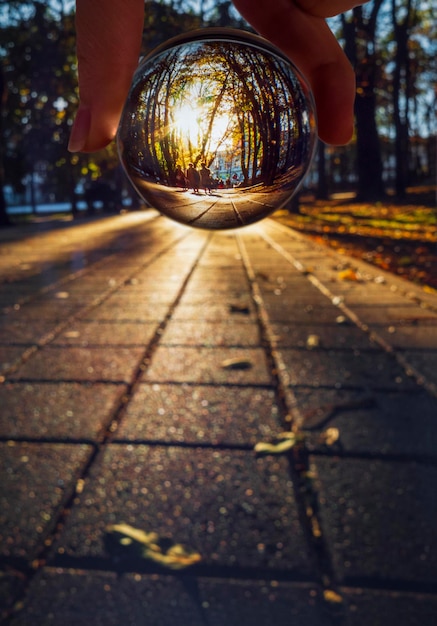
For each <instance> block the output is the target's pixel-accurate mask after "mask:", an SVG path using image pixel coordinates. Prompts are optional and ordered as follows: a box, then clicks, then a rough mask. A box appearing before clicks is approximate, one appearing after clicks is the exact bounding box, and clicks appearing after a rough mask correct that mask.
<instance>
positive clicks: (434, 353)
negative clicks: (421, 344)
mask: <svg viewBox="0 0 437 626" xmlns="http://www.w3.org/2000/svg"><path fill="white" fill-rule="evenodd" d="M404 356H405V358H406V359H407V361H408V363H410V364H411V365H412V366H413V367H415V368H416V369H417V370H418V371H419V372H420V373H421V374H423V375H424V376H425V377H426V378H427V379H428V380H430V381H431V382H432V383H434V384H435V385H437V350H420V351H419V350H407V351H406V352H405V353H404Z"/></svg>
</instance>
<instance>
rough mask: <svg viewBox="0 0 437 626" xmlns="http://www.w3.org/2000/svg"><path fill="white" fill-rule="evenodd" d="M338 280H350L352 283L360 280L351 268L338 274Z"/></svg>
mask: <svg viewBox="0 0 437 626" xmlns="http://www.w3.org/2000/svg"><path fill="white" fill-rule="evenodd" d="M338 278H339V279H340V280H352V281H359V280H361V277H360V275H359V273H358V272H356V271H355V270H353V269H352V268H350V267H349V268H348V269H346V270H343V271H342V272H339V273H338Z"/></svg>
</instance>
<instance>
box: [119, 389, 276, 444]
mask: <svg viewBox="0 0 437 626" xmlns="http://www.w3.org/2000/svg"><path fill="white" fill-rule="evenodd" d="M278 413H279V409H278V406H277V404H276V399H275V393H274V391H273V390H268V389H259V388H256V387H248V388H245V389H242V388H241V387H232V386H230V385H228V386H223V387H222V386H218V387H212V386H209V385H202V386H193V385H184V384H182V385H175V384H173V385H144V384H142V385H140V386H139V387H138V388H137V390H136V392H135V395H134V396H133V398H132V400H131V401H130V402H129V404H128V405H127V407H126V413H125V416H124V419H123V421H122V423H121V426H120V428H119V429H118V430H117V432H116V434H115V440H118V439H130V440H133V441H134V440H137V441H141V440H143V441H144V440H149V441H162V442H167V443H171V442H180V443H182V442H185V443H192V444H199V443H202V444H205V443H208V444H212V445H250V446H253V445H255V443H256V442H257V441H259V440H263V439H268V438H270V437H272V436H273V435H275V434H277V433H278V432H279V431H280V429H281V426H280V418H279V414H278Z"/></svg>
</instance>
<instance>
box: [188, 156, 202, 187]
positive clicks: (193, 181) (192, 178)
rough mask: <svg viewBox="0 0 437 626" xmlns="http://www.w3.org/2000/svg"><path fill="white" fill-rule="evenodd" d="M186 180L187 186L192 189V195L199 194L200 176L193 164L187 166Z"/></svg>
mask: <svg viewBox="0 0 437 626" xmlns="http://www.w3.org/2000/svg"><path fill="white" fill-rule="evenodd" d="M187 180H188V183H189V186H190V187H191V188H192V189H193V191H194V193H199V186H200V174H199V172H198V171H197V170H196V168H195V167H194V163H189V164H188V169H187Z"/></svg>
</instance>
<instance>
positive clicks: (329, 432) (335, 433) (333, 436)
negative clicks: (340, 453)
mask: <svg viewBox="0 0 437 626" xmlns="http://www.w3.org/2000/svg"><path fill="white" fill-rule="evenodd" d="M339 439H340V431H339V430H338V428H327V429H326V430H325V432H324V433H322V434H321V435H320V441H322V442H323V443H326V445H327V446H332V445H333V444H334V443H335V442H336V441H338V440H339Z"/></svg>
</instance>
